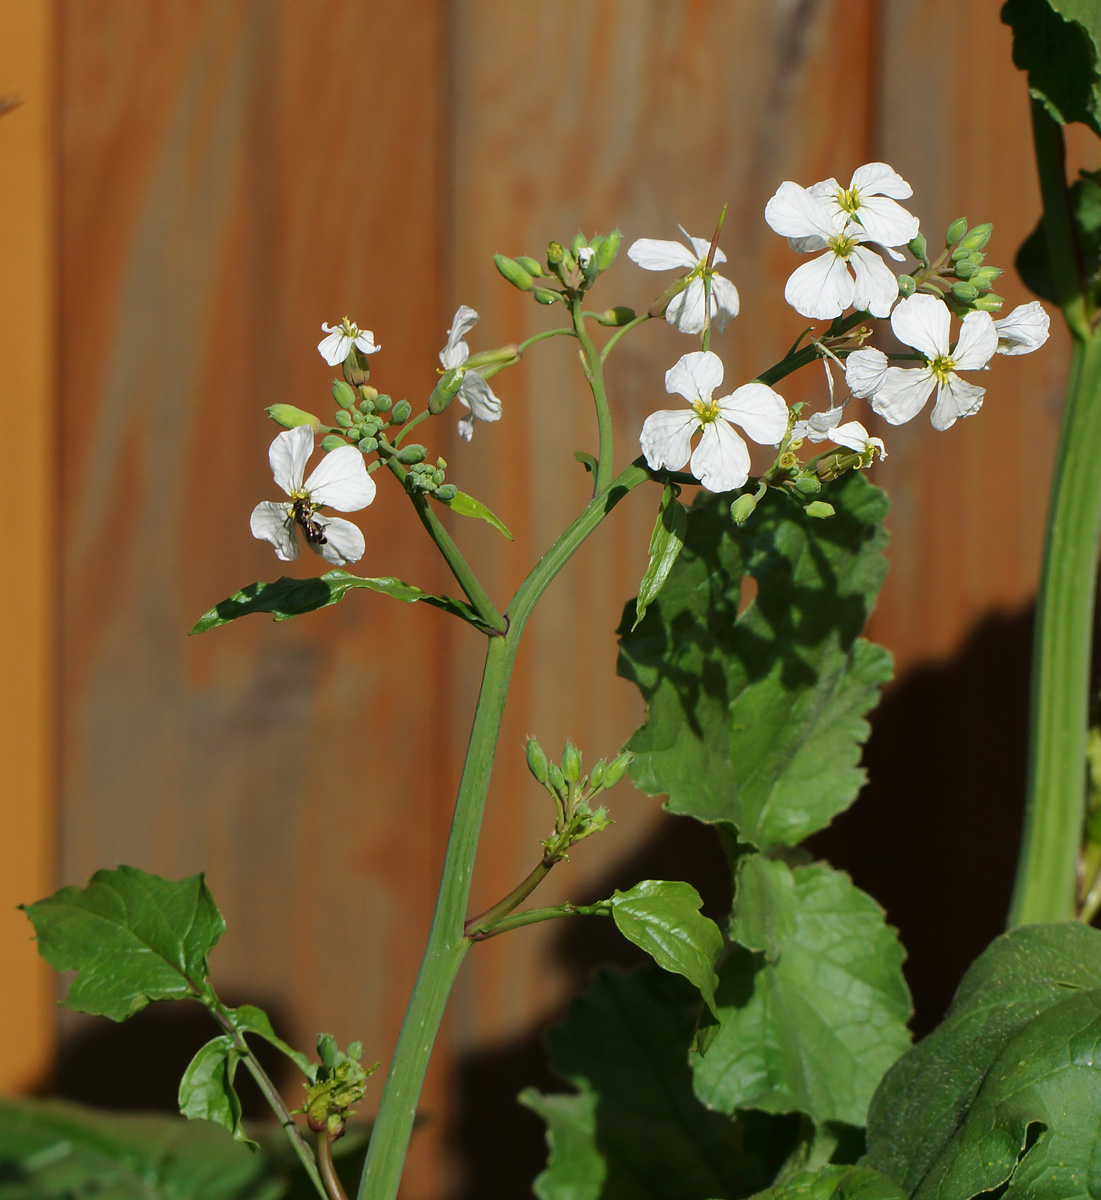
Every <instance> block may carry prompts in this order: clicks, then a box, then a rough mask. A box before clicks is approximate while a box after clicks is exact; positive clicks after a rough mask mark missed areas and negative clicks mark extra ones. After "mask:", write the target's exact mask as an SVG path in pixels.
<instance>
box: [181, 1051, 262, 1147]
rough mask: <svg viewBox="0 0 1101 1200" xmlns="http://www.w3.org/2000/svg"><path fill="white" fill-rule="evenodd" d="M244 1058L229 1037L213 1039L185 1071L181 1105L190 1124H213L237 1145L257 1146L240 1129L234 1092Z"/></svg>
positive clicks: (237, 1101) (237, 1100)
mask: <svg viewBox="0 0 1101 1200" xmlns="http://www.w3.org/2000/svg"><path fill="white" fill-rule="evenodd" d="M244 1057H245V1052H244V1051H243V1050H240V1049H238V1048H237V1046H235V1045H234V1043H233V1039H232V1038H231V1037H229V1036H228V1035H226V1034H222V1036H221V1037H216V1038H213V1039H211V1041H209V1042H207V1044H206V1045H205V1046H203V1048H202V1049H201V1050H200V1051H199V1052H198V1054H196V1055H195V1057H194V1058H193V1059H192V1060H191V1062H190V1063H188V1066H187V1070H186V1071H184V1074H183V1078H182V1079H181V1080H180V1094H179V1104H180V1112H181V1113H183V1115H184V1116H185V1117H187V1119H188V1120H189V1121H194V1120H196V1119H199V1120H203V1121H213V1122H214V1124H215V1125H221V1126H223V1127H224V1128H226V1129H228V1130H229V1132H230V1133H231V1134H233V1137H234V1140H235V1141H238V1142H247V1143H248V1145H250V1146H255V1145H256V1144H257V1143H256V1142H254V1141H252V1140H251V1139H250V1138H249V1137H247V1136H246V1134H245V1131H244V1128H243V1127H242V1125H241V1101H240V1100H239V1099H238V1098H237V1093H236V1092H235V1091H234V1089H233V1077H234V1075H235V1074H236V1073H237V1064H238V1063H239V1062H240V1061H241V1059H242V1058H244Z"/></svg>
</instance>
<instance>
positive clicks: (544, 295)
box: [535, 288, 562, 304]
mask: <svg viewBox="0 0 1101 1200" xmlns="http://www.w3.org/2000/svg"><path fill="white" fill-rule="evenodd" d="M535 299H536V300H538V301H539V303H540V304H553V303H554V302H555V301H556V300H561V299H562V293H561V292H552V291H551V289H550V288H536V289H535Z"/></svg>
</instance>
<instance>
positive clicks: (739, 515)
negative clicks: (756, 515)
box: [730, 492, 757, 525]
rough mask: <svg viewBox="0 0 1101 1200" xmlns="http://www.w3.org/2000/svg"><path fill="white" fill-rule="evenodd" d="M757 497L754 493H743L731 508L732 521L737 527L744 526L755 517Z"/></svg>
mask: <svg viewBox="0 0 1101 1200" xmlns="http://www.w3.org/2000/svg"><path fill="white" fill-rule="evenodd" d="M756 507H757V497H756V495H755V494H754V493H753V492H743V493H742V494H741V495H740V496H739V497H738V498H737V500H735V501H734V502H733V503H732V504H731V506H730V519H731V520H732V521H733V522H734V524H735V525H744V524H745V523H746V521H748V520H749V518H750V517H751V516H753V510H754V509H755V508H756Z"/></svg>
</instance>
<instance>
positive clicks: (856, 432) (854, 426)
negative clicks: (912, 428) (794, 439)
mask: <svg viewBox="0 0 1101 1200" xmlns="http://www.w3.org/2000/svg"><path fill="white" fill-rule="evenodd" d="M828 436H829V439H830V441H831V442H833V443H834V444H835V445H837V446H844V447H845V448H846V449H848V450H855V451H856V452H857V454H862V455H865V456H867V455H874V454H875V453H876V452H877V451H878V453H879V457H880V458H886V457H887V451H886V450H885V449H884V448H883V442H882V440H881V439H880V438H877V437H869V436H868V431H867V430H866V429H865V428H864V426H863V425H861V424H860V422H859V421H846V422H845V424H844V425H838V426H837V428H836V429H834V430H832V431H831V432H830V434H829V435H828ZM811 440H812V441H813V440H814V439H813V438H812V439H811ZM868 461H869V462H870V461H871V459H870V458H869V460H868Z"/></svg>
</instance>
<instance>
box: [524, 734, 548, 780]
mask: <svg viewBox="0 0 1101 1200" xmlns="http://www.w3.org/2000/svg"><path fill="white" fill-rule="evenodd" d="M524 754H525V756H526V757H527V760H528V770H529V771H530V772H531V773H532V774H533V775H534V776H535V778H536V779H537V780H538V782H539V783H546V782H547V756H546V754H545V753H544V751H543V747H542V746H540V745H539V742H538V741H537V740H536V739H535V738H533V737H529V738H528V740H527V741H526V742H525V743H524Z"/></svg>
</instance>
